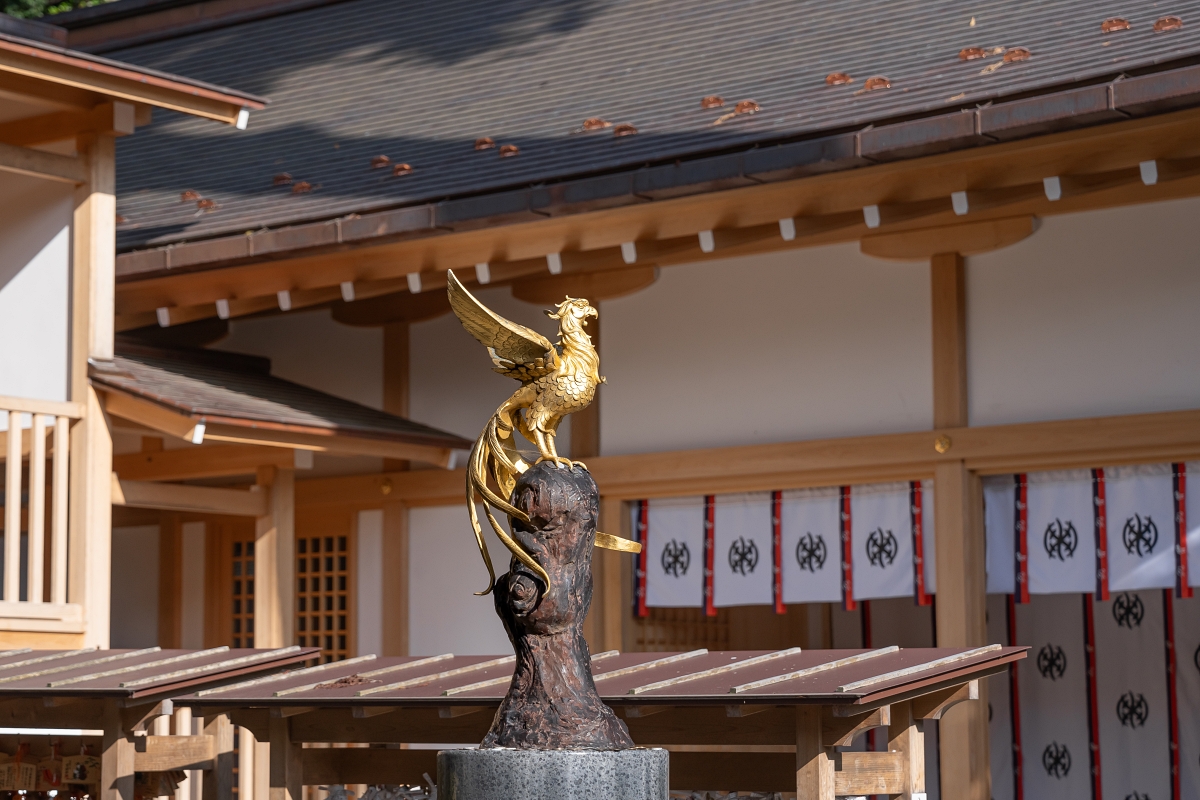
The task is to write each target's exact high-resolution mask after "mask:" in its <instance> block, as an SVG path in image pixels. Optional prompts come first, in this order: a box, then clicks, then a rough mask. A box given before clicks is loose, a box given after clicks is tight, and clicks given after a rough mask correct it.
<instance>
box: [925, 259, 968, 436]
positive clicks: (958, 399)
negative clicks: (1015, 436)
mask: <svg viewBox="0 0 1200 800" xmlns="http://www.w3.org/2000/svg"><path fill="white" fill-rule="evenodd" d="M930 285H931V286H932V289H933V292H932V293H933V302H932V316H933V427H935V428H963V427H966V426H967V424H968V423H967V291H966V273H965V270H964V266H963V257H962V256H961V255H959V254H958V253H953V252H951V253H947V252H941V253H938V254H937V255H935V256H933V257H932V259H931V260H930Z"/></svg>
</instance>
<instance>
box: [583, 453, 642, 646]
mask: <svg viewBox="0 0 1200 800" xmlns="http://www.w3.org/2000/svg"><path fill="white" fill-rule="evenodd" d="M572 435H574V434H572ZM572 447H573V445H572ZM625 509H626V506H625V503H624V502H622V501H621V500H620V499H614V498H607V497H601V498H600V526H599V527H600V530H602V531H605V532H607V533H612V534H614V535H616V536H621V537H624V538H629V520H628V514H626V513H625ZM630 558H631V556H630V555H629V554H628V553H618V552H617V551H615V550H605V549H604V548H601V547H597V548H595V550H593V552H592V581H593V585H592V608H591V611H590V612H589V613H588V616H587V619H586V620H584V626H583V632H584V636H585V637H586V638H587V641H588V647H589V648H591V651H592V652H593V653H599V652H603V651H605V650H622V649H626V648H625V643H624V639H623V635H624V627H625V619H626V617H627V616H628V615H629V605H630V604H629V603H627V602H626V601H625V600H626V596H625V589H624V587H623V585H622V582H621V570H622V565H623V563H624V562H627V561H629V560H630Z"/></svg>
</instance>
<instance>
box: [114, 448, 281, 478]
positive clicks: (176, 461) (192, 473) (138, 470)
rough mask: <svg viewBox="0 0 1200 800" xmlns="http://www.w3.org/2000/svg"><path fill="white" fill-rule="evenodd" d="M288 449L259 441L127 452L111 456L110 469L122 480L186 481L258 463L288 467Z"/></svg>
mask: <svg viewBox="0 0 1200 800" xmlns="http://www.w3.org/2000/svg"><path fill="white" fill-rule="evenodd" d="M294 463H295V456H294V454H293V453H292V452H290V451H288V450H286V449H283V448H279V447H264V446H261V445H213V446H193V447H188V448H184V449H180V450H160V451H158V452H149V453H127V454H123V455H117V456H113V469H114V470H116V472H117V474H118V475H120V476H121V479H122V480H142V481H187V480H196V479H199V478H223V477H229V476H233V475H253V474H254V473H255V471H256V470H257V469H258V468H259V467H265V466H274V467H279V468H286V469H291V468H292V467H293V466H294Z"/></svg>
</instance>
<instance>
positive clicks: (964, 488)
mask: <svg viewBox="0 0 1200 800" xmlns="http://www.w3.org/2000/svg"><path fill="white" fill-rule="evenodd" d="M930 278H931V281H930V282H931V286H932V300H933V303H932V313H933V422H934V427H936V428H956V427H965V426H966V425H967V424H968V415H967V412H968V406H967V358H966V341H967V339H966V337H967V325H966V283H965V274H964V269H963V259H962V256H960V255H959V254H957V253H941V254H938V255H935V256H933V257H932V258H931V259H930ZM945 445H946V446H947V447H949V448H950V451H949V452H953V447H954V442H953V441H949V442H946V443H945ZM933 487H934V488H933V497H934V530H936V531H937V537H936V538H937V553H936V559H937V561H936V564H937V578H938V580H937V642H938V645H939V646H941V647H977V646H979V645H983V644H986V643H987V618H986V611H987V581H986V575H985V569H984V553H985V550H984V541H983V490H982V486H981V484H980V480H979V477H978V476H977V475H973V474H972V473H971V472H969V471H968V470H967V468H966V465H965V464H964V463H963V462H962V461H950V462H942V463H939V464H938V465H937V467H936V468H935V469H934V480H933ZM981 709H982V710H981ZM940 726H941V727H940V728H939V734H940V735H939V736H938V744H939V748H940V750H941V786H942V794H943V795H944V796H946V797H955V798H963V800H987V798H988V797H990V791H991V790H990V775H989V764H988V727H987V702H986V700H985V701H984V702H982V703H964V704H962V707H961V708H959V709H956V710H954V711H952V712H951V713H950V714H948V715H947V716H946V717H945V718H943V719H942V721H941V723H940Z"/></svg>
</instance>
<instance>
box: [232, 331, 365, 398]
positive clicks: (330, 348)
mask: <svg viewBox="0 0 1200 800" xmlns="http://www.w3.org/2000/svg"><path fill="white" fill-rule="evenodd" d="M214 347H215V349H217V350H229V351H232V352H235V353H249V354H251V355H256V356H264V357H266V358H269V359H271V374H272V375H275V376H276V377H279V378H284V379H286V380H289V381H294V382H296V383H299V384H302V385H304V386H308V387H311V388H313V389H318V390H320V391H322V392H328V393H329V394H332V395H336V396H337V397H343V398H345V399H347V400H353V401H354V402H356V403H362V404H363V405H365V406H370V407H372V408H382V407H383V329H382V328H353V327H350V326H349V325H341V324H339V323H337V322H334V321H333V318H332V317H331V316H330V315H329V311H328V310H324V309H322V310H318V311H296V312H292V313H287V314H279V315H276V316H272V317H262V318H259V319H238V320H233V321H232V322H230V324H229V336H227V337H226V338H225V339H223V340H222V341H221V342H220V343H218V344H217V345H215V346H214Z"/></svg>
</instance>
